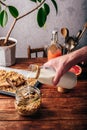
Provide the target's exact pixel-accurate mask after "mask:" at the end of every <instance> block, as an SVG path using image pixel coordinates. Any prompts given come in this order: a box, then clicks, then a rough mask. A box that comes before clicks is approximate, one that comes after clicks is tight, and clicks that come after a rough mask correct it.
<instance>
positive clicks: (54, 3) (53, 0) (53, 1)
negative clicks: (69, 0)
mask: <svg viewBox="0 0 87 130" xmlns="http://www.w3.org/2000/svg"><path fill="white" fill-rule="evenodd" d="M51 1H52V3H53V5H54V7H55V9H56V14H57V13H58V7H57V3H56V1H55V0H51Z"/></svg>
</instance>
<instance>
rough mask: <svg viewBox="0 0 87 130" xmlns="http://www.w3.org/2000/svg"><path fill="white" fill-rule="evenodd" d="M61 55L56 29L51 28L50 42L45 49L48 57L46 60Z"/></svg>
mask: <svg viewBox="0 0 87 130" xmlns="http://www.w3.org/2000/svg"><path fill="white" fill-rule="evenodd" d="M61 55H62V48H61V46H60V45H59V43H58V31H57V30H53V32H52V40H51V44H50V45H49V46H48V49H47V57H48V60H50V59H52V58H55V57H58V56H61Z"/></svg>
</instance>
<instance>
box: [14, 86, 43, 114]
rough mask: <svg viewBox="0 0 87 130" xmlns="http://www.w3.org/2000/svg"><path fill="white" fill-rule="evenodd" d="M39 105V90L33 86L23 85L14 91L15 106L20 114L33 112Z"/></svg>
mask: <svg viewBox="0 0 87 130" xmlns="http://www.w3.org/2000/svg"><path fill="white" fill-rule="evenodd" d="M40 106H41V94H40V90H39V89H38V88H35V87H30V86H27V87H26V86H23V87H22V88H20V89H18V90H17V91H16V101H15V108H16V110H17V111H18V113H19V114H20V115H22V116H30V115H33V114H35V113H36V112H37V111H38V109H39V108H40Z"/></svg>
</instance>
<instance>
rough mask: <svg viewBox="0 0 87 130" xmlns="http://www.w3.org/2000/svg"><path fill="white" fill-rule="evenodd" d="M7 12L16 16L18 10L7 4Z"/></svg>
mask: <svg viewBox="0 0 87 130" xmlns="http://www.w3.org/2000/svg"><path fill="white" fill-rule="evenodd" d="M8 9H9V12H10V13H11V15H12V16H13V17H14V18H17V17H18V15H19V12H18V10H17V9H16V8H15V7H14V6H8Z"/></svg>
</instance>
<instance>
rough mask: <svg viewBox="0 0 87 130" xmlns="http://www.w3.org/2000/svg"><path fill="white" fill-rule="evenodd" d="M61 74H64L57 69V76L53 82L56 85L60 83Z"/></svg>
mask: <svg viewBox="0 0 87 130" xmlns="http://www.w3.org/2000/svg"><path fill="white" fill-rule="evenodd" d="M61 76H62V73H61V72H59V71H56V74H55V77H54V79H53V84H54V85H57V84H58V82H59V80H60V78H61Z"/></svg>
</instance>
